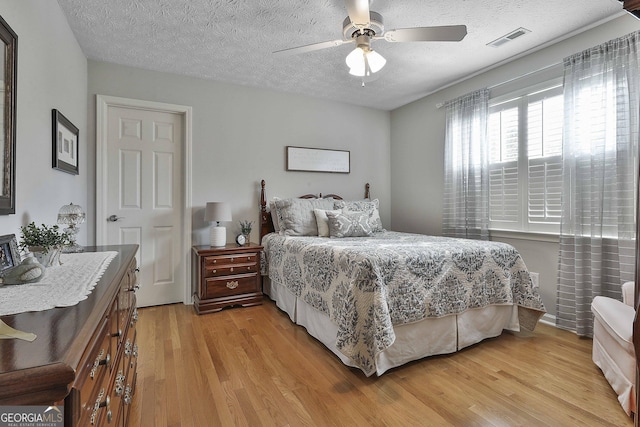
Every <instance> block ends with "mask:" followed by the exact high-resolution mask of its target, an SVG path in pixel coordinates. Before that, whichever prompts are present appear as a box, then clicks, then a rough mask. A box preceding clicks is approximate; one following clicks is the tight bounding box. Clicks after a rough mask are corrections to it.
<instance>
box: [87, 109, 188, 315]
mask: <svg viewBox="0 0 640 427" xmlns="http://www.w3.org/2000/svg"><path fill="white" fill-rule="evenodd" d="M103 114H105V113H104V112H103ZM104 120H105V122H106V123H105V124H104V125H103V135H104V138H103V139H104V142H103V144H104V145H106V146H105V147H102V150H103V152H104V154H105V159H103V165H104V168H105V170H104V171H103V177H102V179H103V184H102V185H103V186H104V194H103V195H102V200H103V201H104V205H105V206H103V208H102V209H101V212H97V215H98V218H97V221H103V223H102V226H103V227H105V229H104V230H103V235H104V236H105V238H106V242H103V243H105V244H128V243H137V244H139V245H140V249H139V252H138V256H137V259H138V267H139V269H140V273H139V280H140V289H139V290H138V291H137V299H138V306H142V307H144V306H150V305H160V304H169V303H174V302H179V301H183V298H184V295H185V286H184V282H185V280H184V278H185V273H184V269H185V262H184V256H183V253H184V250H183V247H184V245H183V233H184V230H183V224H184V222H183V216H184V202H183V200H184V198H183V188H184V186H183V159H182V156H183V138H184V134H185V132H184V129H183V127H184V126H185V123H184V115H183V114H180V113H175V112H167V111H159V110H154V109H141V108H130V107H124V106H114V105H107V106H106V117H104ZM98 197H100V196H98ZM101 214H102V215H104V218H101V217H100V216H101ZM99 228H100V227H97V230H98V229H99ZM98 233H99V231H98ZM98 240H99V239H98Z"/></svg>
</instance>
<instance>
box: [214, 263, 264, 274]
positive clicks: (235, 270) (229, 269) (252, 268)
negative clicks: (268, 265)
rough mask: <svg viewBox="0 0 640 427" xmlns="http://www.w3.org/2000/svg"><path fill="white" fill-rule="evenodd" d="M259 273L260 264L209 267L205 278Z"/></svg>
mask: <svg viewBox="0 0 640 427" xmlns="http://www.w3.org/2000/svg"><path fill="white" fill-rule="evenodd" d="M257 271H258V264H256V263H255V262H254V263H253V264H238V265H213V266H212V265H208V266H206V267H205V268H204V277H216V276H229V275H236V274H250V273H256V272H257Z"/></svg>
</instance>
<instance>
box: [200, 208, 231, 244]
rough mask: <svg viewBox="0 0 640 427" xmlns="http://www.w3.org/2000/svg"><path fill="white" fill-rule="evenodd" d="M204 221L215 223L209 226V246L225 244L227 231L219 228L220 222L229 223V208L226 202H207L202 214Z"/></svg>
mask: <svg viewBox="0 0 640 427" xmlns="http://www.w3.org/2000/svg"><path fill="white" fill-rule="evenodd" d="M204 220H205V221H209V222H215V223H216V225H215V226H213V225H212V226H211V242H210V245H211V246H224V245H226V244H227V229H226V228H225V227H221V226H220V222H221V221H231V206H230V205H229V203H227V202H208V203H207V207H206V209H205V212H204Z"/></svg>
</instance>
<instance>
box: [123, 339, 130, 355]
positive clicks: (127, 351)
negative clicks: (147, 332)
mask: <svg viewBox="0 0 640 427" xmlns="http://www.w3.org/2000/svg"><path fill="white" fill-rule="evenodd" d="M124 355H125V356H131V341H130V340H129V339H127V342H126V343H124Z"/></svg>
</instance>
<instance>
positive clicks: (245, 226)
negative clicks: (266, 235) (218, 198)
mask: <svg viewBox="0 0 640 427" xmlns="http://www.w3.org/2000/svg"><path fill="white" fill-rule="evenodd" d="M252 228H253V221H240V233H242V235H243V236H244V237H245V245H248V244H249V242H250V241H251V229H252Z"/></svg>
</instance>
